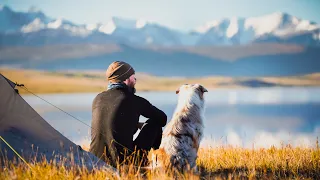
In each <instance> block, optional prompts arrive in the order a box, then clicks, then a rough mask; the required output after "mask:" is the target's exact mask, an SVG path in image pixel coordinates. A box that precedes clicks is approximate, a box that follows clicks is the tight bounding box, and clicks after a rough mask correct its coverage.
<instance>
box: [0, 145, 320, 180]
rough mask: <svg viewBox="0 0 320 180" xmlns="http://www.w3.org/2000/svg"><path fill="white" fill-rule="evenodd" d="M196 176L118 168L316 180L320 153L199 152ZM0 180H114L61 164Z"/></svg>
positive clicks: (151, 175) (128, 174)
mask: <svg viewBox="0 0 320 180" xmlns="http://www.w3.org/2000/svg"><path fill="white" fill-rule="evenodd" d="M198 155H199V156H198V159H197V166H198V168H199V173H198V174H195V173H190V172H189V173H188V172H185V173H183V174H182V173H176V172H174V171H173V170H170V169H169V170H165V171H164V170H154V171H151V170H141V169H137V168H133V166H119V171H120V177H121V179H214V178H215V179H319V178H320V149H319V147H318V146H317V147H315V148H299V147H295V148H293V147H290V146H284V147H280V148H276V147H271V148H268V149H256V150H253V149H252V150H251V149H244V148H235V147H216V148H202V149H200V150H199V152H198ZM0 179H70V180H71V179H115V177H114V176H112V174H111V173H108V172H106V171H104V170H94V171H88V170H87V169H84V168H80V167H71V168H67V167H65V166H64V165H63V164H54V163H46V162H42V163H35V164H31V168H29V167H28V166H26V165H25V164H22V163H17V164H15V165H13V163H10V162H7V163H5V166H4V167H3V168H0Z"/></svg>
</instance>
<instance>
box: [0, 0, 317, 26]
mask: <svg viewBox="0 0 320 180" xmlns="http://www.w3.org/2000/svg"><path fill="white" fill-rule="evenodd" d="M0 4H5V5H8V6H9V7H11V8H12V9H13V10H17V11H27V10H28V9H29V8H30V7H31V6H35V7H37V8H39V9H40V10H42V11H43V12H44V13H45V14H46V15H48V16H50V17H53V18H60V17H61V18H65V19H68V20H71V21H73V22H74V23H79V24H84V23H97V22H106V21H108V20H109V19H110V18H111V17H112V16H117V17H122V18H131V19H137V18H144V19H149V20H152V21H155V22H157V23H160V24H162V25H165V26H168V27H171V28H174V29H180V30H185V31H189V30H191V29H194V28H195V27H198V26H200V25H202V24H204V23H205V22H207V21H210V20H214V19H220V18H224V17H233V16H237V17H250V16H261V15H264V14H268V13H272V12H275V11H281V12H287V13H289V14H292V15H295V16H297V17H299V18H302V19H308V20H312V21H314V22H317V23H319V24H320V11H319V7H320V0H113V1H112V0H1V2H0Z"/></svg>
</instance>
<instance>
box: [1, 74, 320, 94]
mask: <svg viewBox="0 0 320 180" xmlns="http://www.w3.org/2000/svg"><path fill="white" fill-rule="evenodd" d="M0 73H2V74H3V75H4V76H6V77H7V78H9V79H10V80H12V81H14V82H17V83H19V84H24V85H25V87H27V88H28V89H29V90H30V91H31V92H33V93H37V94H39V93H81V92H101V91H103V90H104V89H105V88H106V86H107V82H106V80H105V77H104V72H102V71H101V72H82V73H79V72H48V71H36V70H25V69H4V68H2V69H1V68H0ZM239 80H250V78H247V77H243V78H230V77H221V76H214V77H203V78H181V77H179V78H178V77H171V78H168V77H155V76H150V75H146V74H141V73H138V74H137V85H136V88H137V90H138V91H175V90H176V89H177V88H178V87H179V86H180V85H182V84H185V83H188V84H194V83H200V84H202V85H203V86H205V87H206V88H207V89H209V90H210V89H217V88H245V87H244V86H240V85H238V84H237V83H236V82H237V81H239ZM255 80H259V81H262V82H267V83H272V84H275V85H281V86H320V74H319V73H316V74H310V75H304V76H292V77H259V78H255ZM20 93H21V94H27V93H28V92H27V91H25V90H20Z"/></svg>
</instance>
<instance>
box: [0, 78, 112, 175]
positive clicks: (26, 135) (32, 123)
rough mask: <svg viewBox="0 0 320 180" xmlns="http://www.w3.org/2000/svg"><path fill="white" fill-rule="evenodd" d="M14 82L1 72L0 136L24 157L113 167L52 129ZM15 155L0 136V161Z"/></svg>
mask: <svg viewBox="0 0 320 180" xmlns="http://www.w3.org/2000/svg"><path fill="white" fill-rule="evenodd" d="M15 86H16V84H15V83H13V82H12V81H10V80H9V79H7V78H6V77H4V76H3V75H2V74H1V73H0V136H2V137H3V139H4V140H5V141H7V142H8V143H9V144H10V145H11V146H12V148H13V149H14V150H16V151H17V152H18V153H19V154H20V155H21V156H22V157H23V158H24V159H25V160H26V161H32V160H36V161H41V160H43V157H45V158H46V159H47V160H48V161H49V160H56V161H58V162H59V161H60V162H61V160H62V159H63V162H64V164H65V165H67V166H68V165H79V166H81V167H82V166H85V167H87V168H88V169H89V170H90V169H93V168H98V169H99V168H104V169H109V170H115V169H113V168H112V167H111V166H109V165H107V164H106V163H105V162H104V161H102V160H99V158H97V157H96V156H94V155H93V154H91V153H90V152H87V151H85V150H83V149H82V148H81V147H80V146H78V145H76V144H74V143H73V142H72V141H70V140H69V139H67V138H66V137H65V136H63V135H62V134H61V133H59V132H58V131H57V130H56V129H54V128H53V127H52V126H51V125H50V124H49V123H47V122H46V121H45V120H44V119H43V118H42V117H41V116H40V115H39V114H38V113H37V112H36V111H35V110H34V109H33V108H32V107H31V106H30V105H29V104H28V103H27V102H26V101H25V100H24V99H23V98H22V97H21V96H20V95H19V94H18V92H17V91H16V90H15ZM15 158H16V159H19V158H18V156H17V155H16V154H15V153H14V152H13V151H12V150H11V149H10V148H9V146H7V145H6V144H5V143H4V142H3V141H2V140H0V161H2V162H3V161H4V160H9V161H10V160H13V159H15ZM2 164H3V163H2Z"/></svg>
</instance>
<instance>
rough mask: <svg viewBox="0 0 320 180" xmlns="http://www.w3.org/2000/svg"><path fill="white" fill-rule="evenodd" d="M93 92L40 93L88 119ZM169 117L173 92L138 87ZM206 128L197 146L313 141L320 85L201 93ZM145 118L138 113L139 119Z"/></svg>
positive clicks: (77, 138) (60, 116)
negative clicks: (143, 89) (153, 90)
mask: <svg viewBox="0 0 320 180" xmlns="http://www.w3.org/2000/svg"><path fill="white" fill-rule="evenodd" d="M96 95H97V93H81V94H50V95H39V96H40V97H41V98H43V99H45V100H46V101H48V102H50V103H52V104H54V105H55V106H57V107H59V108H60V109H62V110H64V111H66V112H68V113H69V114H71V115H73V116H75V117H76V118H78V119H79V120H81V121H83V122H84V123H85V124H87V125H91V104H92V101H93V99H94V97H95V96H96ZM137 95H139V96H142V97H144V98H146V99H148V100H149V101H150V102H151V103H152V104H154V105H155V106H157V107H158V108H160V109H162V110H163V111H164V112H165V113H166V114H167V116H168V121H169V120H170V119H171V117H172V114H173V112H174V109H175V106H176V103H177V95H176V94H175V92H138V93H137ZM23 98H24V99H25V100H26V101H27V102H28V103H29V104H30V105H31V106H32V107H33V108H34V109H35V110H36V111H37V112H38V113H39V114H40V115H41V116H42V117H43V118H44V119H45V120H46V121H47V122H49V123H50V124H51V125H52V126H53V127H54V128H55V129H57V130H58V131H60V132H61V133H62V134H63V135H65V136H66V137H67V138H69V139H70V140H72V141H73V142H75V143H77V144H79V145H80V144H81V145H86V146H88V145H89V142H90V127H88V126H87V125H85V124H83V123H81V122H79V121H77V120H75V119H74V118H72V117H70V116H69V115H67V114H65V113H64V112H62V111H60V110H59V109H57V108H55V107H53V106H52V105H50V104H48V103H47V102H45V101H43V100H41V99H39V98H38V97H36V96H33V95H23ZM205 99H206V110H205V118H206V119H205V122H204V124H205V129H204V138H203V140H202V142H201V146H202V147H205V146H209V147H215V146H221V145H232V146H240V147H245V148H252V147H254V148H260V147H270V146H271V145H274V146H277V147H281V146H282V145H283V144H291V145H293V146H308V147H310V146H315V145H316V139H317V136H319V135H320V88H319V87H318V88H310V87H308V88H304V87H301V88H290V87H288V88H283V87H281V88H256V89H215V90H209V92H208V93H206V94H205ZM144 120H145V118H144V117H141V121H144Z"/></svg>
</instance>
